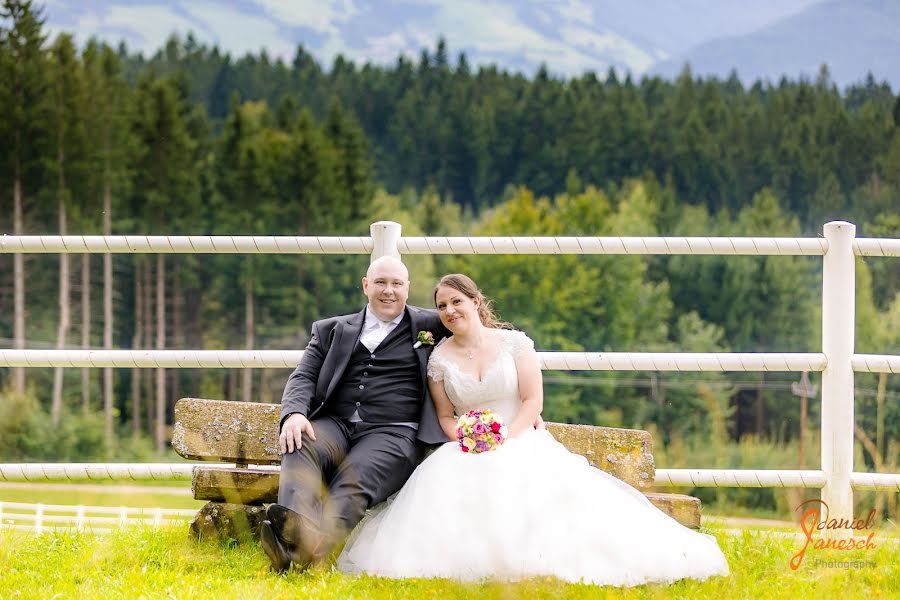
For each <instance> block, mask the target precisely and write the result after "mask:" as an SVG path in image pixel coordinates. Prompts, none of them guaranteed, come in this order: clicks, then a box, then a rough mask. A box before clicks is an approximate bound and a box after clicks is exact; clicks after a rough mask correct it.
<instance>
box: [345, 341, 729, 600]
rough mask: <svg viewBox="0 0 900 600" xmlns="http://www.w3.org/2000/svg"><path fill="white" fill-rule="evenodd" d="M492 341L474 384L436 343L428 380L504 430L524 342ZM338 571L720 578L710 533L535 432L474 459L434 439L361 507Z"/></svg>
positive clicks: (515, 398) (593, 579)
mask: <svg viewBox="0 0 900 600" xmlns="http://www.w3.org/2000/svg"><path fill="white" fill-rule="evenodd" d="M502 335H503V336H504V338H505V339H504V343H505V344H504V348H503V349H502V351H501V352H500V354H499V355H498V357H497V359H496V361H495V362H494V363H493V364H492V365H491V366H490V367H489V368H488V369H487V370H486V371H485V373H484V378H483V380H482V381H478V380H477V379H476V378H475V377H474V376H472V375H469V374H467V373H465V372H463V371H461V370H460V369H459V367H458V366H457V365H456V364H455V363H453V362H452V361H450V360H448V359H447V358H445V357H444V356H443V353H442V352H441V350H442V349H441V347H440V346H439V347H437V348H435V350H434V351H433V352H432V354H431V360H430V361H429V363H428V375H429V376H430V377H431V378H432V379H434V380H435V381H441V380H443V381H444V387H445V389H446V390H447V395H448V396H449V397H450V400H451V401H452V402H453V406H454V407H455V409H456V413H457V414H462V413H464V412H466V411H469V410H472V409H487V408H489V409H491V410H492V411H493V412H494V413H495V414H500V415H502V416H503V419H504V421H505V422H506V423H507V424H510V423H512V421H513V419H514V418H515V415H516V412H517V411H518V409H519V406H520V404H521V400H520V399H519V389H518V378H517V375H516V366H515V357H516V356H517V355H518V353H519V352H521V351H523V350H525V349H528V348H532V347H533V343H532V341H531V340H530V339H529V338H528V337H526V336H525V334H523V333H521V332H518V331H504V332H502ZM338 567H339V568H340V569H341V570H343V571H347V572H352V573H370V574H373V575H380V576H384V577H392V578H405V577H447V578H452V579H458V580H463V581H472V580H479V579H483V578H494V579H497V580H503V581H511V580H517V579H522V578H526V577H533V576H555V577H558V578H560V579H563V580H566V581H573V582H577V581H583V582H587V583H595V584H601V585H616V586H623V585H624V586H631V585H639V584H642V583H648V582H669V581H674V580H677V579H681V578H684V577H691V578H697V579H704V578H706V577H709V576H711V575H727V574H728V564H727V563H726V561H725V557H724V556H723V554H722V552H721V551H720V550H719V547H718V545H717V543H716V540H715V539H714V538H713V537H711V536H708V535H704V534H701V533H698V532H695V531H692V530H690V529H688V528H686V527H684V526H682V525H681V524H679V523H678V522H677V521H675V520H674V519H672V518H671V517H669V516H667V515H666V514H664V513H663V512H661V511H660V510H658V509H657V508H656V507H655V506H653V505H652V504H651V503H650V502H649V501H648V500H647V499H646V498H645V497H644V496H643V494H641V493H640V492H638V491H637V490H635V489H634V488H632V487H631V486H629V485H628V484H626V483H624V482H622V481H620V480H618V479H616V478H615V477H613V476H612V475H609V474H607V473H605V472H604V471H601V470H599V469H596V468H594V467H592V466H590V465H589V464H588V462H587V460H586V459H585V458H584V457H582V456H580V455H577V454H572V453H571V452H569V451H568V450H566V448H565V447H564V446H563V445H562V444H560V443H559V442H557V441H556V440H554V439H553V437H552V436H551V435H550V434H549V433H548V432H547V431H544V430H532V431H528V432H526V433H525V434H522V435H521V436H519V437H517V438H511V439H509V440H507V441H506V442H505V443H504V444H503V445H502V446H501V447H500V448H498V449H497V450H495V451H493V452H485V453H482V454H467V453H464V452H462V451H461V450H460V447H459V444H458V443H457V442H448V443H446V444H443V445H442V446H440V447H439V448H438V449H437V450H436V451H435V452H434V453H432V454H431V456H429V457H428V458H427V459H425V461H423V462H422V464H421V465H420V466H419V468H417V469H416V470H415V472H414V473H413V474H412V476H411V477H410V478H409V481H408V482H407V483H406V485H404V486H403V488H402V489H401V490H400V491H399V492H398V493H397V494H396V495H395V496H394V497H393V498H391V499H389V500H388V501H387V502H386V503H384V504H382V505H381V506H380V507H378V508H376V509H375V510H372V511H369V515H368V516H367V517H366V518H365V519H364V520H363V521H362V522H361V523H360V524H359V525H358V526H357V528H356V529H355V530H354V532H353V534H352V535H351V536H350V539H349V540H348V542H347V544H346V545H345V547H344V550H343V552H342V553H341V555H340V557H339V558H338Z"/></svg>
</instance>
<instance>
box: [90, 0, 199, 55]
mask: <svg viewBox="0 0 900 600" xmlns="http://www.w3.org/2000/svg"><path fill="white" fill-rule="evenodd" d="M197 29H198V24H197V23H195V22H192V21H190V20H189V19H187V18H185V17H183V16H182V15H179V14H177V13H176V12H175V11H174V10H172V9H171V8H170V7H168V6H161V5H154V4H139V5H132V6H116V5H112V6H109V7H108V8H106V9H105V10H94V9H90V10H87V11H86V12H84V13H83V14H81V15H79V16H77V17H76V18H75V30H76V35H77V41H78V42H79V43H84V42H86V41H87V40H88V39H90V38H91V37H93V36H96V37H98V38H106V39H109V38H111V37H115V36H118V37H119V38H123V39H125V41H126V42H127V43H128V46H129V48H130V49H131V50H138V51H141V52H144V53H148V54H150V53H153V52H156V51H157V50H158V49H159V48H160V47H162V46H163V44H164V43H165V40H166V38H168V36H169V34H171V33H172V32H173V31H177V32H180V33H186V32H187V31H190V30H195V31H196V30H197Z"/></svg>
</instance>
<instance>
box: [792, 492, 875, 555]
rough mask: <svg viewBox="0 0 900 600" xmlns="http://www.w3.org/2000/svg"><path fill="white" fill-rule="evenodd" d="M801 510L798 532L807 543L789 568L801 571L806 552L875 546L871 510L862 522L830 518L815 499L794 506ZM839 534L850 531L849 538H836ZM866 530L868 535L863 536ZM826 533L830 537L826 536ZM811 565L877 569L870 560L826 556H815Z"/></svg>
mask: <svg viewBox="0 0 900 600" xmlns="http://www.w3.org/2000/svg"><path fill="white" fill-rule="evenodd" d="M804 507H805V510H804V512H803V514H802V516H801V517H800V529H801V530H802V531H803V534H804V535H805V536H806V540H805V541H804V542H803V547H802V548H800V551H799V552H797V554H795V555H794V556H793V557H792V558H791V569H793V570H794V571H796V570H797V569H799V568H800V565H801V564H802V563H803V559H804V558H805V556H806V552H807V551H808V550H811V551H813V552H815V551H821V550H837V551H853V550H866V551H868V550H874V549H875V548H876V547H877V544H876V543H875V530H874V525H875V514H876V512H877V511H876V509H874V508H873V509H872V510H871V511H869V514H868V516H867V517H866V518H865V519H863V518H862V517H860V518H858V519H851V520H847V519H834V518H830V516H829V509H828V504H827V503H826V502H825V501H824V500H820V499H818V498H815V499H812V500H807V501H806V502H803V503H802V504H800V506H798V507H797V510H801V509H804ZM823 509H824V510H823ZM839 531H846V532H849V536H847V537H841V536H839V535H835V534H836V533H837V532H839ZM867 531H868V532H869V534H868V535H865V532H867ZM829 532H831V535H828V534H829ZM854 532H859V533H860V534H861V536H864V537H855V536H854ZM817 533H818V536H817V535H816V534H817ZM812 565H813V567H821V568H828V569H860V568H867V567H874V566H876V565H875V562H874V561H871V560H867V559H859V558H854V559H847V560H841V559H835V558H833V555H829V556H828V557H827V558H818V557H816V558H815V559H814V560H813V563H812Z"/></svg>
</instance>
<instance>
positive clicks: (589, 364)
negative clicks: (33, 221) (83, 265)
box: [0, 221, 900, 519]
mask: <svg viewBox="0 0 900 600" xmlns="http://www.w3.org/2000/svg"><path fill="white" fill-rule="evenodd" d="M370 232H371V236H370V237H325V236H297V237H292V236H106V237H104V236H3V237H2V238H0V253H16V252H18V253H54V254H56V253H166V254H172V253H180V254H197V253H215V254H223V253H224V254H369V253H370V254H371V257H372V258H373V259H374V258H377V257H379V256H385V255H390V256H400V255H402V254H529V255H533V254H542V255H557V254H608V255H620V254H640V255H646V254H662V255H674V254H689V255H731V256H736V255H743V256H764V255H771V256H782V255H783V256H822V257H823V288H822V352H821V353H805V354H791V353H758V354H740V353H709V354H685V353H640V352H603V353H591V352H582V353H578V352H542V353H540V358H541V363H542V367H543V368H544V369H548V370H609V371H619V370H628V371H655V370H659V371H821V372H822V411H821V439H822V444H821V460H822V465H821V467H822V468H821V470H819V471H764V470H744V471H735V470H716V469H660V470H659V471H658V475H657V483H659V484H662V485H711V486H736V487H744V486H752V487H786V486H790V487H793V486H799V487H812V488H821V489H822V498H823V500H825V501H826V502H827V503H828V504H829V507H830V509H831V516H832V517H834V518H837V519H844V518H846V519H852V517H853V515H852V510H853V489H878V490H892V491H900V475H895V474H881V473H879V474H871V473H857V472H854V471H853V439H854V431H853V423H854V381H853V373H854V372H855V371H856V372H868V373H900V356H892V355H867V354H854V346H855V339H854V335H855V332H854V328H855V277H856V272H855V260H854V256H867V257H900V240H896V239H880V238H867V239H866V238H863V239H856V237H855V233H856V228H855V226H854V225H853V224H851V223H846V222H843V221H835V222H831V223H828V224H826V225H825V228H824V238H770V237H751V238H720V237H662V238H660V237H525V236H523V237H406V238H404V237H402V236H401V230H400V225H399V224H397V223H392V222H389V221H381V222H378V223H374V224H372V226H371V228H370ZM301 356H302V352H298V351H252V350H248V351H201V350H183V351H176V350H158V351H126V350H0V366H10V367H23V366H24V367H122V368H136V367H137V368H240V369H245V368H259V367H277V368H281V367H284V368H291V367H293V366H295V365H296V364H297V362H298V361H299V360H300V357H301ZM4 467H9V468H10V473H12V470H14V468H15V466H10V465H0V475H3V468H4ZM25 467H27V465H20V466H19V467H18V468H20V469H22V470H21V475H22V476H23V477H24V476H25V475H26V472H28V474H29V475H30V474H32V473H30V472H29V471H28V469H27V468H25ZM94 467H104V468H107V467H108V468H111V469H112V472H115V473H117V474H119V475H120V476H122V477H124V478H126V479H127V478H133V477H134V473H132V472H124V471H123V472H121V473H119V472H118V471H116V467H115V466H114V465H113V466H110V465H94ZM120 467H121V466H120ZM170 467H171V466H170ZM84 469H87V467H84ZM63 470H65V469H63ZM142 475H148V476H152V475H153V467H152V466H151V467H150V468H149V469H148V470H147V471H145V472H142Z"/></svg>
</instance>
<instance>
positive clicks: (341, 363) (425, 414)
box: [281, 305, 449, 444]
mask: <svg viewBox="0 0 900 600" xmlns="http://www.w3.org/2000/svg"><path fill="white" fill-rule="evenodd" d="M405 310H406V313H407V314H408V315H409V317H410V325H411V327H410V329H411V331H412V335H411V336H410V341H409V343H410V344H415V342H416V337H417V336H418V334H419V332H420V331H430V332H431V333H432V334H433V335H434V342H435V344H437V343H438V342H439V341H440V340H441V339H443V338H444V337H446V336H448V335H449V331H447V330H446V329H445V328H444V326H443V325H442V324H441V320H440V318H439V317H438V314H437V311H435V310H429V309H424V308H419V307H417V306H410V305H407V306H406V309H405ZM365 316H366V310H365V309H363V310H362V311H360V312H358V313H355V314H352V315H343V316H340V317H331V318H330V319H322V320H321V321H316V322H315V323H313V326H312V334H311V337H310V340H309V344H308V345H307V346H306V352H304V354H303V358H302V359H300V364H299V365H297V368H296V369H294V372H293V373H291V376H290V377H289V378H288V381H287V385H285V388H284V394H283V395H282V397H281V422H282V423H284V420H285V419H286V418H287V417H288V416H289V415H291V414H293V413H300V414H302V415H304V416H306V417H308V418H312V417H314V416H315V415H316V413H317V412H319V411H320V410H322V407H324V406H325V403H327V402H328V400H329V399H330V398H331V396H332V394H333V393H334V390H335V388H336V387H337V385H338V383H339V382H340V380H341V377H342V376H343V374H344V370H345V369H346V368H347V364H348V363H349V362H350V355H351V354H352V352H353V348H354V347H355V346H356V342H357V340H359V334H360V331H361V330H362V326H363V324H364V323H365ZM433 348H434V346H431V345H428V344H422V345H421V346H419V347H418V348H417V349H416V351H415V352H416V356H417V358H418V359H419V371H420V373H421V376H422V389H423V390H424V393H423V397H422V410H421V413H420V416H419V430H418V435H417V438H418V439H419V440H420V441H422V442H424V443H426V444H439V443H442V442H446V441H447V436H446V434H444V431H443V430H442V429H441V426H440V423H439V422H438V419H437V414H436V413H435V410H434V403H433V402H432V400H431V393H430V392H429V391H428V384H427V382H426V381H425V377H426V366H427V365H428V357H429V356H430V355H431V350H432V349H433Z"/></svg>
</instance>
